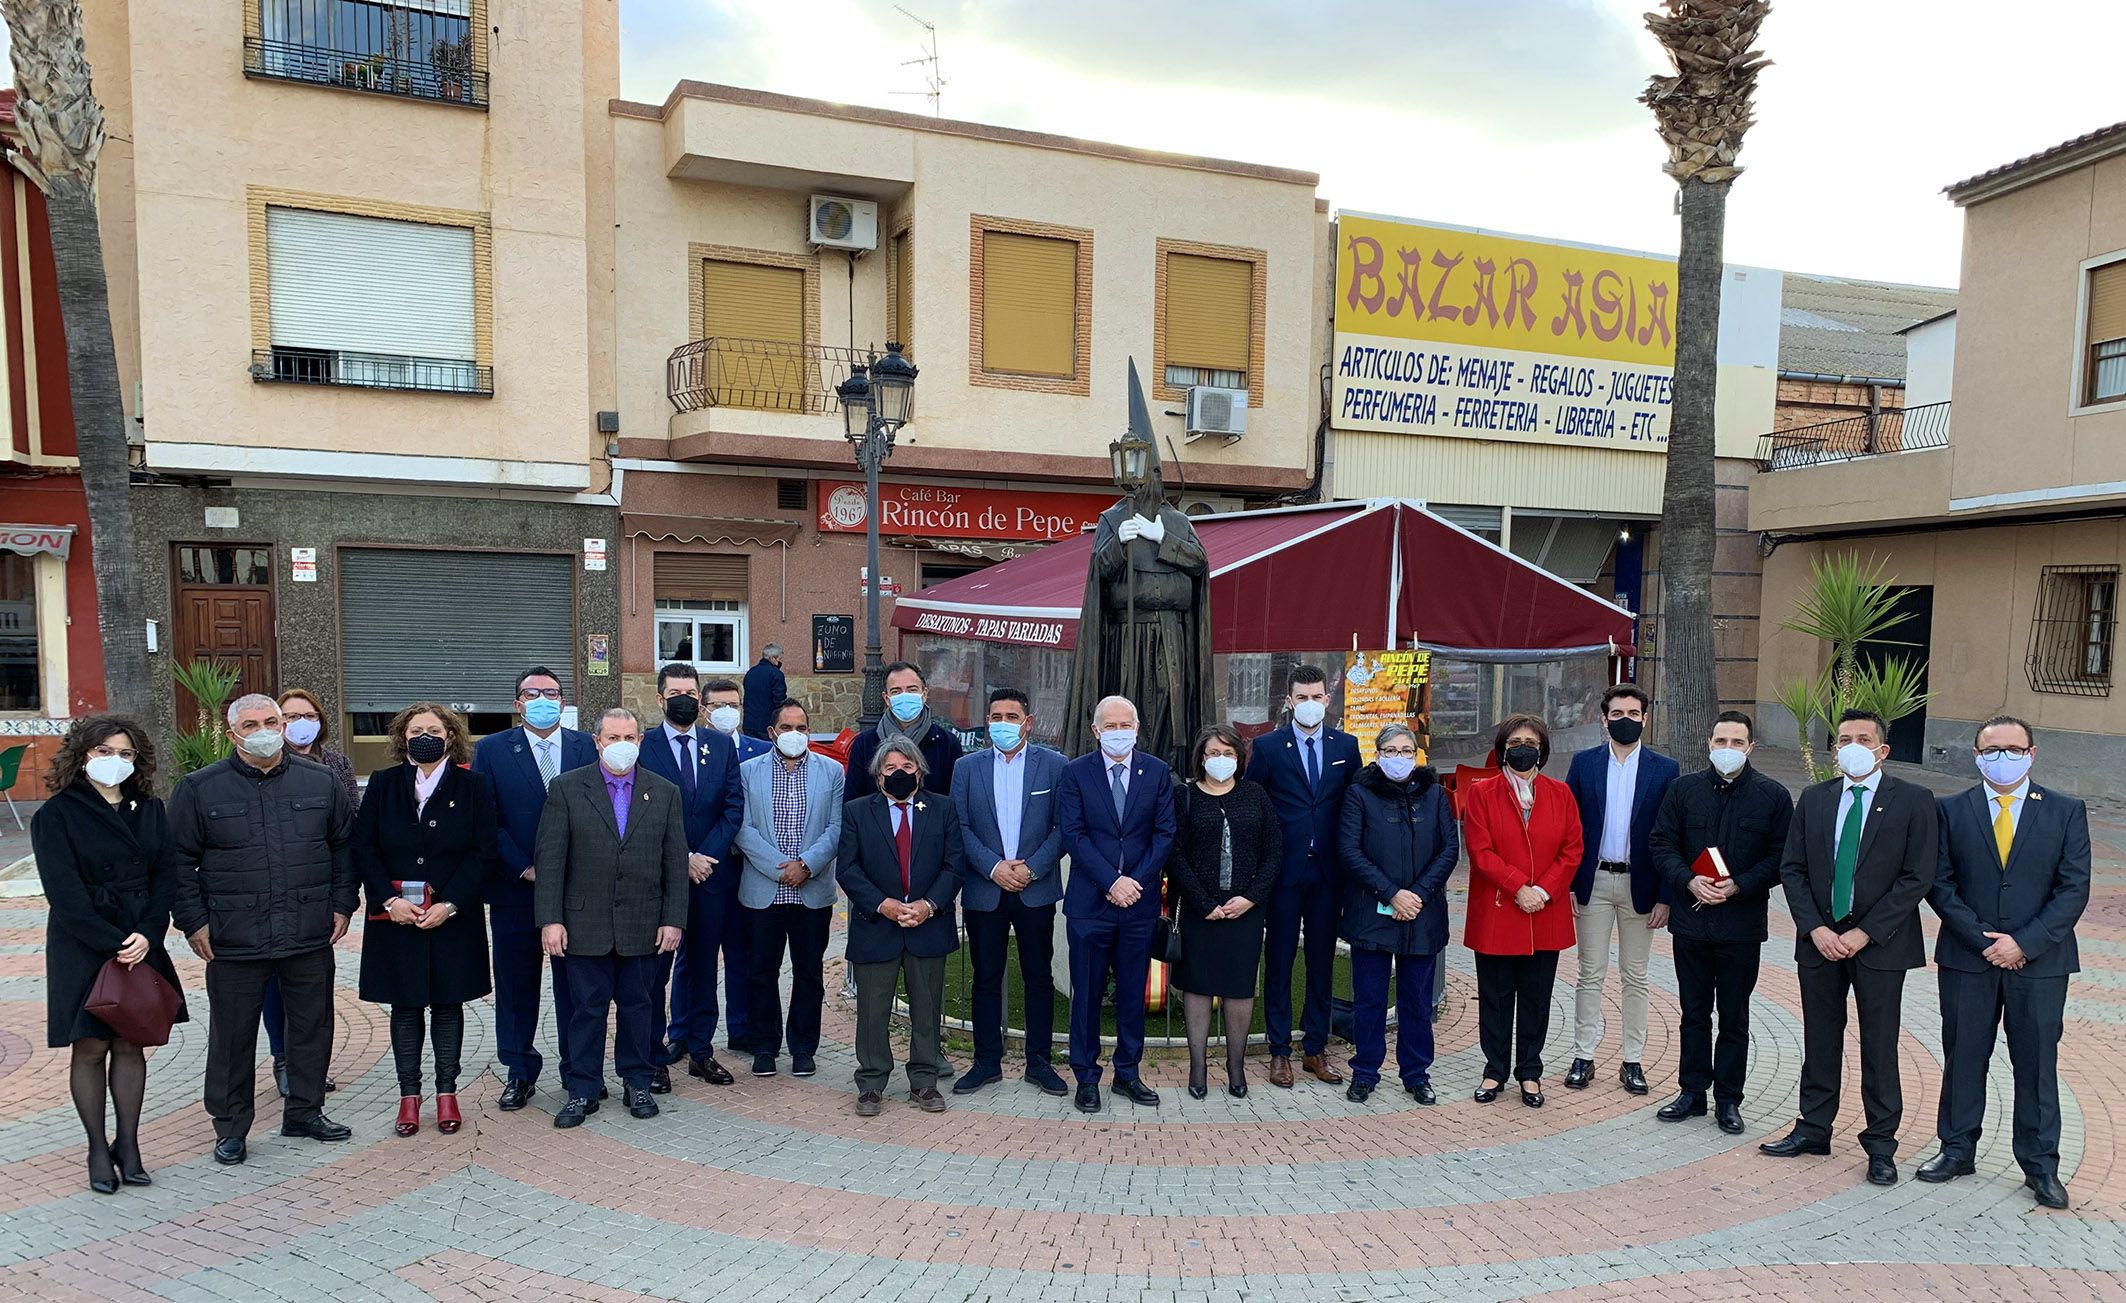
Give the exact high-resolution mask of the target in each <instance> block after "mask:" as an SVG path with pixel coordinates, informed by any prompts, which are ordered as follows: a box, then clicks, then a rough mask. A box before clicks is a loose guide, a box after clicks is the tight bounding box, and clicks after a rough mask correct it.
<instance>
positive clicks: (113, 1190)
mask: <svg viewBox="0 0 2126 1303" xmlns="http://www.w3.org/2000/svg"><path fill="white" fill-rule="evenodd" d="M89 1189H91V1190H94V1191H95V1192H96V1193H98V1194H117V1193H118V1169H117V1168H115V1167H114V1168H112V1169H111V1174H110V1175H109V1176H98V1175H96V1160H95V1159H93V1158H92V1159H90V1160H89Z"/></svg>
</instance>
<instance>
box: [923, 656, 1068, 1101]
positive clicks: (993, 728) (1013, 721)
mask: <svg viewBox="0 0 2126 1303" xmlns="http://www.w3.org/2000/svg"><path fill="white" fill-rule="evenodd" d="M1032 733H1033V703H1032V701H1031V699H1029V698H1028V697H1027V695H1026V694H1025V693H1024V692H1022V691H1020V690H1019V689H1017V688H998V689H996V690H995V691H993V692H991V693H990V694H989V750H988V751H986V752H982V751H977V752H975V753H974V754H973V755H970V756H967V757H966V758H964V759H962V760H961V761H960V762H959V763H958V764H957V765H954V766H953V769H952V804H953V808H954V809H956V810H958V811H959V816H960V831H961V835H962V839H963V840H964V841H965V843H966V852H967V855H966V869H965V873H966V878H967V885H966V888H965V890H964V891H962V893H961V897H960V904H961V907H962V908H963V909H965V910H966V913H967V950H968V954H969V956H970V957H971V958H972V959H973V961H974V1001H973V1004H974V1008H973V1010H972V1013H973V1015H974V1066H973V1067H971V1068H969V1069H968V1070H967V1073H966V1075H965V1076H962V1077H961V1078H960V1079H959V1080H958V1081H957V1082H955V1083H953V1087H952V1093H953V1094H955V1095H968V1094H972V1093H973V1092H975V1091H977V1090H980V1089H981V1088H982V1087H984V1086H986V1085H988V1084H989V1083H990V1082H993V1081H999V1080H1002V1079H1003V1076H1004V1071H1003V1059H1004V959H1005V954H1006V952H1007V951H1008V950H1009V948H1010V940H1011V934H1012V932H1013V931H1014V930H1016V931H1017V932H1018V935H1019V978H1020V980H1021V981H1022V982H1024V983H1025V986H1026V1080H1027V1081H1029V1082H1031V1083H1033V1084H1034V1085H1036V1086H1039V1087H1040V1088H1041V1089H1042V1090H1044V1091H1047V1092H1048V1093H1049V1094H1051V1095H1067V1094H1069V1093H1070V1092H1069V1089H1068V1088H1067V1087H1065V1086H1064V1084H1063V1078H1062V1077H1060V1076H1058V1075H1057V1073H1056V1069H1055V1065H1054V1063H1053V1061H1052V1060H1053V1056H1054V1053H1055V1018H1056V1012H1055V1005H1056V983H1055V976H1054V974H1053V972H1052V971H1051V966H1050V964H1051V960H1052V958H1053V956H1054V954H1055V936H1056V902H1057V901H1059V900H1061V899H1063V872H1062V868H1063V829H1062V826H1061V825H1060V824H1058V823H1057V822H1056V785H1057V783H1058V782H1060V781H1061V779H1062V777H1063V767H1064V766H1065V765H1067V764H1069V763H1070V762H1069V761H1068V760H1066V759H1064V757H1063V753H1062V752H1060V751H1053V750H1050V749H1049V748H1048V747H1044V746H1036V745H1034V743H1033V742H1032V741H1031V740H1030V738H1031V736H1032Z"/></svg>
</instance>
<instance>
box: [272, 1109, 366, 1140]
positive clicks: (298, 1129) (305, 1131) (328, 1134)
mask: <svg viewBox="0 0 2126 1303" xmlns="http://www.w3.org/2000/svg"><path fill="white" fill-rule="evenodd" d="M281 1134H282V1135H284V1136H299V1137H304V1138H307V1139H310V1140H345V1139H346V1138H347V1137H349V1136H351V1135H353V1134H354V1131H353V1130H352V1129H351V1128H348V1127H343V1126H341V1125H340V1124H339V1123H337V1122H334V1121H333V1120H332V1119H331V1118H328V1117H326V1116H325V1115H324V1114H322V1113H319V1114H317V1115H316V1116H314V1117H311V1118H308V1119H306V1120H305V1121H302V1122H297V1123H293V1124H286V1123H284V1124H282V1126H281Z"/></svg>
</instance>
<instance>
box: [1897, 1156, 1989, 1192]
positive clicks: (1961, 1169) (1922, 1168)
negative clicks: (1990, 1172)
mask: <svg viewBox="0 0 2126 1303" xmlns="http://www.w3.org/2000/svg"><path fill="white" fill-rule="evenodd" d="M1977 1170H1978V1164H1976V1163H1974V1162H1973V1161H1971V1160H1970V1159H1968V1158H1958V1157H1957V1156H1956V1155H1954V1154H1952V1153H1950V1152H1949V1151H1948V1150H1946V1149H1944V1150H1942V1151H1941V1152H1940V1153H1938V1154H1936V1155H1934V1157H1932V1158H1930V1159H1928V1160H1927V1161H1926V1162H1924V1163H1921V1164H1920V1165H1919V1170H1918V1171H1916V1172H1914V1173H1912V1175H1914V1176H1916V1177H1918V1178H1919V1179H1920V1180H1922V1181H1925V1182H1926V1183H1927V1184H1928V1185H1940V1184H1941V1183H1942V1182H1944V1181H1953V1180H1955V1179H1956V1178H1957V1177H1959V1176H1969V1175H1971V1174H1972V1173H1973V1172H1976V1171H1977Z"/></svg>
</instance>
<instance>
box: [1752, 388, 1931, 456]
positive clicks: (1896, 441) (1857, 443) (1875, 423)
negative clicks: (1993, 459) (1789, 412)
mask: <svg viewBox="0 0 2126 1303" xmlns="http://www.w3.org/2000/svg"><path fill="white" fill-rule="evenodd" d="M1948 446H1949V404H1947V403H1945V402H1944V403H1926V404H1923V405H1921V406H1919V407H1893V408H1886V409H1884V410H1883V411H1880V412H1866V413H1863V414H1861V415H1859V416H1844V417H1840V418H1839V419H1838V420H1835V421H1825V422H1823V423H1821V424H1820V425H1804V426H1799V427H1797V428H1795V429H1792V430H1781V431H1779V432H1778V433H1777V434H1767V435H1765V436H1764V438H1763V439H1762V440H1761V441H1760V442H1759V445H1758V448H1757V461H1758V464H1759V465H1761V466H1762V467H1763V468H1764V469H1765V470H1768V471H1783V470H1792V469H1793V468H1795V467H1797V466H1816V465H1821V464H1822V463H1824V462H1836V461H1850V460H1852V459H1853V458H1855V457H1874V456H1877V455H1879V454H1882V453H1886V452H1916V451H1918V450H1920V449H1922V448H1946V447H1948Z"/></svg>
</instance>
